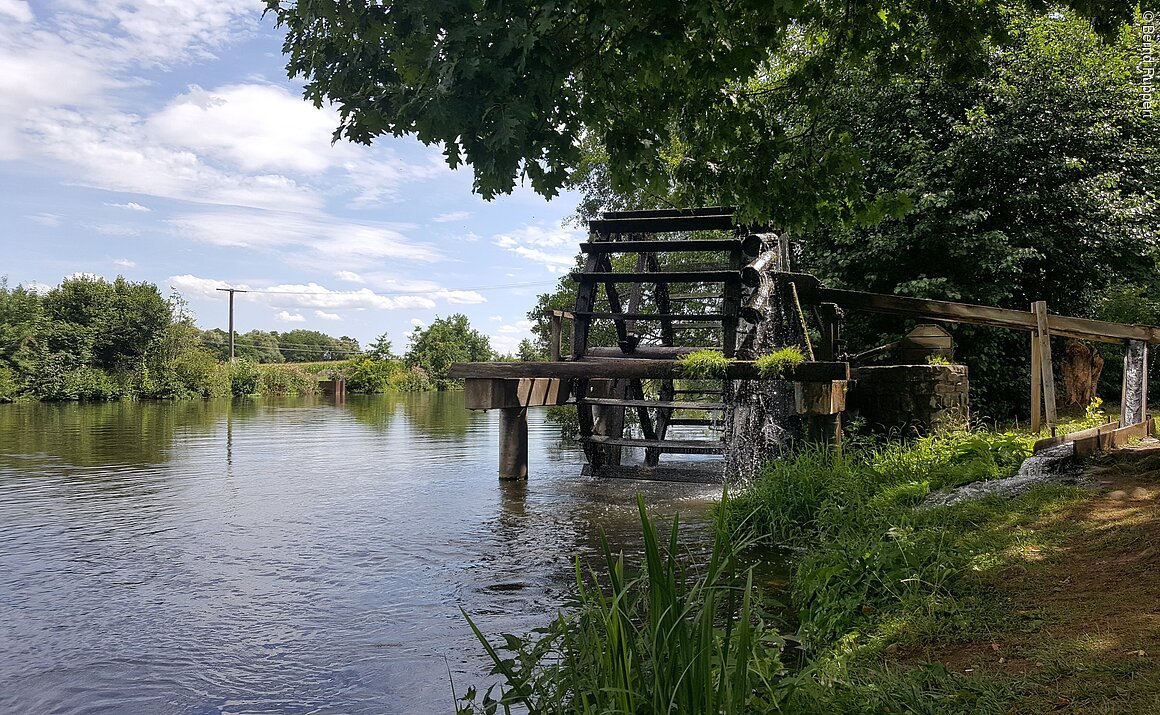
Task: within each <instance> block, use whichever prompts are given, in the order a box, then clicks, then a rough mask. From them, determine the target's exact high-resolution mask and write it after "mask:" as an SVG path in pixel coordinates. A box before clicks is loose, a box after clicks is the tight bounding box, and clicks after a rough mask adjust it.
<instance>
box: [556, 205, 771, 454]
mask: <svg viewBox="0 0 1160 715" xmlns="http://www.w3.org/2000/svg"><path fill="white" fill-rule="evenodd" d="M714 234H716V235H714ZM706 235H708V236H709V237H706ZM580 250H581V251H582V253H583V254H584V256H585V259H584V267H583V269H582V270H580V271H576V272H574V273H573V274H572V278H573V279H574V280H575V281H576V282H577V283H578V288H577V293H576V303H575V307H574V309H573V310H572V311H571V313H570V314H569V315H567V316H566V317H571V318H572V321H573V325H572V328H573V329H572V341H571V355H570V359H571V360H578V361H579V360H583V361H591V360H601V361H606V362H607V363H609V364H610V367H611V366H612V365H611V363H613V362H615V361H623V360H639V359H642V358H643V359H654V360H655V359H658V358H660V359H668V360H675V359H676V358H678V357H679V356H680V355H682V354H686V353H689V352H693V351H695V350H701V349H713V350H718V351H720V352H722V353H724V355H725V356H726V357H729V358H732V357H734V356H735V354H736V352H737V345H738V328H739V325H740V313H741V298H742V276H741V269H742V267H743V266H744V264H745V261H746V256H749V257H753V256H756V255H757V254H758V253H759V252H760V251H761V250H762V241H761V237H760V236H757V235H750V234H748V233H747V231H746V230H745V229H744V227H742V226H739V225H737V224H736V223H735V222H734V218H733V209H729V208H706V209H695V210H673V211H665V210H658V211H624V212H611V213H605V214H603V217H602V218H601V219H598V220H593V221H589V240H588V241H587V242H586V243H582V244H581V245H580ZM614 256H620V257H621V259H620V260H619V261H614V260H613V259H614ZM627 266H631V269H630V270H624V268H625V267H627ZM618 268H619V270H618ZM609 321H610V322H611V323H612V325H613V326H614V328H615V341H616V345H615V346H609V345H604V346H593V345H592V344H591V343H592V338H593V331H594V326H595V325H598V324H600V323H605V324H606V323H607V322H609ZM690 342H692V343H694V345H693V346H690ZM696 343H700V344H699V345H697V344H696ZM566 359H567V358H566ZM614 373H615V370H613V371H612V374H614ZM690 382H692V381H690ZM707 383H708V384H707ZM649 384H652V385H654V386H655V388H656V389H655V392H654V393H653V394H649V391H648V389H647V388H648V385H649ZM573 394H574V395H575V403H576V406H577V410H578V413H579V425H580V441H581V443H582V444H583V445H584V450H585V454H586V456H587V458H588V463H589V465H590V468H591V470H592V471H593V472H594V473H600V472H602V471H604V472H607V471H609V469H610V468H616V467H619V466H620V465H621V451H622V449H623V448H644V450H645V461H644V466H645V467H646V468H655V467H657V466H658V464H659V462H660V457H661V455H662V454H721V453H723V452H724V443H723V442H722V441H721V440H720V439H719V438H718V439H671V438H670V437H669V430H670V428H671V427H674V426H703V427H709V426H712V425H713V424H715V423H716V422H717V421H716V420H714V419H713V416H714V415H719V414H720V413H721V412H722V411H723V410H724V408H725V405H724V402H723V400H724V395H725V383H724V381H722V380H714V381H706V380H701V381H696V384H693V385H690V384H685V385H682V386H681V387H678V386H677V382H676V380H674V379H673V376H672V374H671V373H670V374H669V376H667V377H663V378H655V379H652V380H648V379H645V378H641V377H630V378H620V379H616V378H613V379H584V378H581V379H578V380H577V381H576V382H575V383H574V385H573ZM629 410H633V411H634V412H635V416H636V418H637V423H638V424H639V428H640V433H641V434H640V437H627V436H625V434H624V432H625V424H626V421H627V420H626V417H627V414H626V413H628V411H629ZM685 412H697V413H701V415H702V416H697V417H693V416H688V415H685V414H683V413H685Z"/></svg>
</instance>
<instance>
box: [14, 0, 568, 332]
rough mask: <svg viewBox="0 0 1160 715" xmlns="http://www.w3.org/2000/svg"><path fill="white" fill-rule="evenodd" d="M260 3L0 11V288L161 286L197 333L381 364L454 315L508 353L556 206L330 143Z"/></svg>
mask: <svg viewBox="0 0 1160 715" xmlns="http://www.w3.org/2000/svg"><path fill="white" fill-rule="evenodd" d="M263 8H264V3H262V2H261V0H116V1H114V0H108V1H106V0H54V1H49V2H27V1H26V0H0V67H3V68H4V72H3V73H2V74H0V276H7V278H8V282H9V285H10V286H15V285H18V284H20V285H24V286H26V287H34V288H37V289H38V290H46V289H48V288H50V287H52V286H55V285H57V284H59V283H60V282H61V281H62V280H64V279H65V278H66V277H69V276H73V275H77V274H89V275H96V276H102V277H105V278H107V279H110V280H111V279H113V278H116V277H117V276H124V277H125V278H126V279H128V280H131V281H148V282H150V283H155V284H156V285H157V286H158V288H160V290H161V292H162V294H164V295H169V294H170V293H171V292H172V291H173V290H176V291H177V292H178V293H180V295H181V296H182V297H183V298H184V299H185V300H186V301H187V302H188V304H189V308H190V310H191V312H192V313H193V315H194V318H195V320H196V321H197V323H198V325H199V326H201V327H202V328H207V329H208V328H213V327H220V328H225V327H226V324H227V300H226V294H225V293H223V292H220V291H218V290H216V289H218V288H228V287H232V288H238V289H248V290H250V291H254V292H250V293H244V294H243V293H239V294H237V298H236V305H235V322H236V325H235V327H236V329H237V330H238V332H245V331H248V330H253V329H259V330H278V331H286V330H293V329H297V328H305V329H310V330H319V331H322V332H325V333H328V334H331V335H335V336H339V335H348V336H351V337H354V338H356V339H357V340H358V341H359V342H360V343H361V344H363V345H366V344H368V343H370V342H372V341H373V340H374V339H375V338H376V337H377V336H379V335H381V334H382V333H384V332H386V333H387V334H388V338H389V339H390V340H391V341H392V343H393V344H394V347H395V350H396V352H401V351H402V350H403V349H405V347H406V344H407V335H408V334H409V333H410V332H411V331H412V330H413V328H414V327H415V326H419V325H429V324H430V323H431V321H432V320H433V319H434V318H435V317H437V316H447V315H450V314H453V313H464V314H466V315H467V316H468V318H470V320H471V323H472V325H473V326H474V327H475V328H477V329H478V330H480V331H481V332H483V333H485V334H487V335H488V336H489V337H490V338H491V342H492V347H493V348H495V349H496V350H498V351H500V352H503V353H511V352H514V351H515V350H516V348H517V346H518V344H519V341H520V340H521V339H522V338H525V337H530V333H529V332H528V327H529V323H528V321H527V319H526V313H527V312H528V310H530V309H531V308H532V307H533V306H534V304H535V298H536V295H538V294H539V293H543V292H546V291H549V290H551V289H552V288H553V286H554V284H555V283H556V281H557V279H558V278H559V275H560V274H561V273H562V272H564V271H566V270H568V269H569V268H570V267H571V265H572V262H573V256H574V255H575V254H576V252H577V250H578V246H577V244H578V242H579V241H580V240H581V239H582V238H583V233H582V232H581V231H579V230H577V229H576V228H575V227H574V226H572V225H571V224H570V223H569V218H570V217H571V215H572V214H573V213H574V211H575V208H576V197H575V196H573V195H568V194H564V195H562V196H560V197H557V198H556V199H554V200H552V201H550V202H549V201H546V200H544V199H543V198H541V197H539V196H537V195H536V194H535V193H533V192H532V191H531V189H530V188H525V187H520V188H517V190H516V191H515V192H514V193H513V194H512V195H511V196H507V197H503V198H500V199H496V200H494V201H491V202H487V201H484V200H483V199H481V198H479V197H478V196H476V195H474V194H472V192H471V174H470V170H469V169H460V170H456V171H452V170H451V169H449V168H448V167H447V166H446V165H445V164H444V163H443V159H442V157H441V155H440V152H439V148H438V147H425V146H423V144H421V143H420V142H418V141H417V140H414V139H411V138H393V137H384V138H381V139H379V140H378V141H377V142H375V144H374V145H373V146H370V147H367V146H361V145H356V144H350V143H346V142H341V143H337V144H333V143H332V141H331V137H332V132H333V130H334V128H335V127H336V126H337V124H338V114H337V111H336V110H335V109H334V108H332V107H324V108H321V109H316V108H315V107H314V106H313V105H312V104H310V103H308V102H306V101H304V100H303V99H302V92H301V82H300V80H295V81H291V80H289V79H288V78H287V77H286V72H285V69H284V65H285V62H284V59H283V56H282V54H281V48H282V41H283V39H284V38H283V33H282V31H281V30H279V29H278V28H276V27H275V25H274V22H273V19H272V18H271V17H266V18H263V17H262V10H263Z"/></svg>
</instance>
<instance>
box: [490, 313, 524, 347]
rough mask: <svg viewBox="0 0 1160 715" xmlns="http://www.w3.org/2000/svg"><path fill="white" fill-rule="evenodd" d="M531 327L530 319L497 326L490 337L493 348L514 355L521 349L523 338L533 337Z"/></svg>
mask: <svg viewBox="0 0 1160 715" xmlns="http://www.w3.org/2000/svg"><path fill="white" fill-rule="evenodd" d="M531 327H532V323H531V322H530V321H528V320H519V321H516V322H515V323H510V324H506V325H500V326H498V327H496V328H495V329H494V330H493V331H492V333H491V335H490V336H489V338H488V339H489V340H490V341H491V347H492V349H493V350H495V351H496V352H498V353H500V354H503V355H514V354H515V353H516V352H518V351H519V349H520V341H521V340H525V339H528V340H530V339H531V338H532V333H531Z"/></svg>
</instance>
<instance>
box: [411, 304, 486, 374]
mask: <svg viewBox="0 0 1160 715" xmlns="http://www.w3.org/2000/svg"><path fill="white" fill-rule="evenodd" d="M408 341H409V343H410V344H409V346H408V347H407V354H406V355H405V356H404V360H405V361H406V363H407V367H410V368H415V367H419V368H422V369H423V370H424V371H425V372H426V373H427V375H428V377H429V378H430V380H431V383H432V384H434V385H435V387H436V388H438V389H440V390H444V389H447V388H448V387H450V386H452V385H453V384H454V382H455V381H454V380H451V379H449V378H448V377H447V370H448V369H449V368H450V367H451V364H452V363H456V362H485V361H488V360H492V359H494V358H495V352H494V351H492V349H491V342H490V341H489V340H488V339H487V336H486V335H484V334H483V333H481V332H479V331H478V330H476V329H474V328H472V327H471V322H470V321H468V319H467V316H466V315H464V314H462V313H455V314H454V315H449V316H447V317H446V318H438V317H437V318H435V320H434V322H432V323H431V325H429V326H427V327H426V328H422V327H416V328H415V330H414V331H413V332H412V333H411V334H410V335H409V336H408Z"/></svg>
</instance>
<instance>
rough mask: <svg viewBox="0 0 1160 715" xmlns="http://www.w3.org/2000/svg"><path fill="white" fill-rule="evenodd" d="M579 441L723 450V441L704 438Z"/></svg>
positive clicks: (678, 450) (673, 451) (688, 450)
mask: <svg viewBox="0 0 1160 715" xmlns="http://www.w3.org/2000/svg"><path fill="white" fill-rule="evenodd" d="M580 441H581V442H589V443H591V444H603V445H609V446H612V447H638V448H640V447H643V448H650V449H655V450H657V451H658V452H664V453H667V454H722V453H724V452H725V443H724V442H722V441H720V440H706V439H666V440H656V439H631V438H628V437H600V436H594V437H587V438H582V439H581V440H580Z"/></svg>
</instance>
